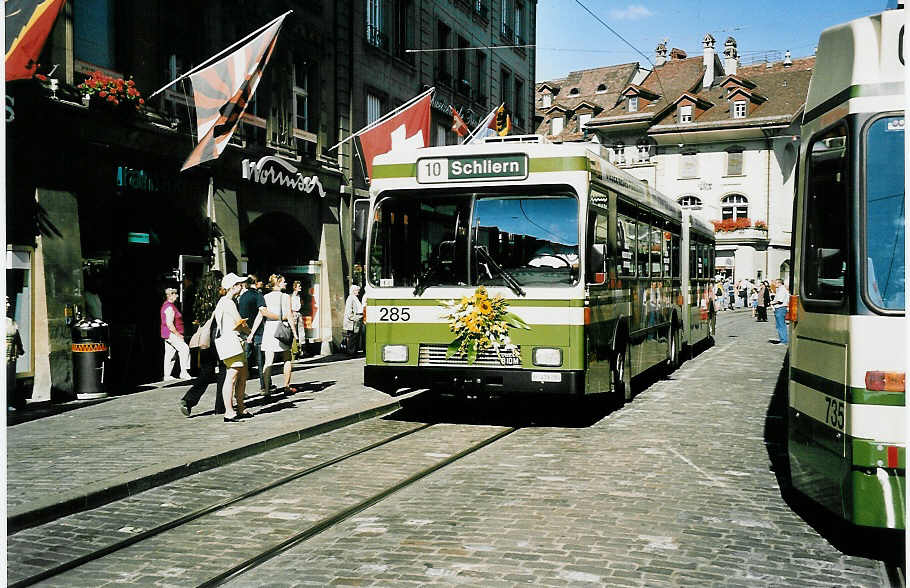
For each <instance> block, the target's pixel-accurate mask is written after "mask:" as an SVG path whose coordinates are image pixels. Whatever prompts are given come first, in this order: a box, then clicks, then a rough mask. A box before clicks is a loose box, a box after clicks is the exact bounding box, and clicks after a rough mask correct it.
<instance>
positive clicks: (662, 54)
mask: <svg viewBox="0 0 910 588" xmlns="http://www.w3.org/2000/svg"><path fill="white" fill-rule="evenodd" d="M668 40H669V39H664V40H663V41H661V42H660V43H658V44H657V49H655V50H654V67H657V66H659V65H663V64H664V63H666V61H667V41H668Z"/></svg>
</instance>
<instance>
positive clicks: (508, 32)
mask: <svg viewBox="0 0 910 588" xmlns="http://www.w3.org/2000/svg"><path fill="white" fill-rule="evenodd" d="M509 4H510V0H502V12H501V15H502V36H503V37H504V38H505V39H506V40H509V41H511V40H512V11H511V10H509Z"/></svg>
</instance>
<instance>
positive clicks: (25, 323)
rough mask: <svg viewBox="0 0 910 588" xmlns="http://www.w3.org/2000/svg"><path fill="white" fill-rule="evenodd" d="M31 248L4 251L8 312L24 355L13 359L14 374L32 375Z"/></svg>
mask: <svg viewBox="0 0 910 588" xmlns="http://www.w3.org/2000/svg"><path fill="white" fill-rule="evenodd" d="M33 292H34V290H33V285H32V251H31V249H20V248H14V249H10V250H7V252H6V296H7V298H8V300H9V304H10V313H11V315H12V318H13V320H15V321H16V324H17V325H18V326H19V336H20V337H21V338H22V346H23V348H24V349H25V355H22V356H21V357H19V359H18V360H17V361H16V374H17V375H21V376H31V375H33V374H34V337H33V330H34V329H33V328H32V315H33V312H32V310H33V309H32V295H33Z"/></svg>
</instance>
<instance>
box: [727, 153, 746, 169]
mask: <svg viewBox="0 0 910 588" xmlns="http://www.w3.org/2000/svg"><path fill="white" fill-rule="evenodd" d="M727 175H728V176H741V175H743V150H742V148H740V147H734V148H732V149H729V150H728V151H727Z"/></svg>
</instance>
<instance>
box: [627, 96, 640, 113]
mask: <svg viewBox="0 0 910 588" xmlns="http://www.w3.org/2000/svg"><path fill="white" fill-rule="evenodd" d="M629 112H638V96H629Z"/></svg>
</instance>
